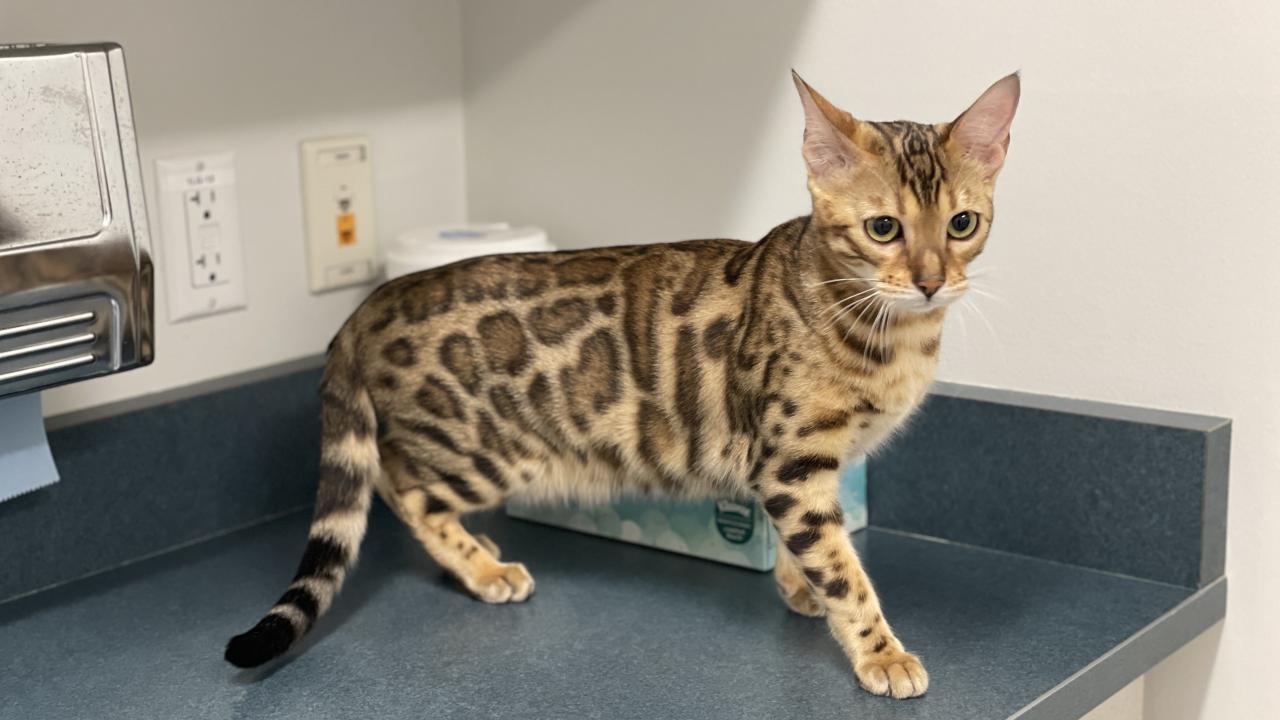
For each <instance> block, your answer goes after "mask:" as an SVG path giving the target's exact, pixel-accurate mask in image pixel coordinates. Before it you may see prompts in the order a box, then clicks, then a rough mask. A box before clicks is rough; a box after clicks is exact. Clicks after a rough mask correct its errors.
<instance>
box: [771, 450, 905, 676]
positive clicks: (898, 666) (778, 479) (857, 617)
mask: <svg viewBox="0 0 1280 720" xmlns="http://www.w3.org/2000/svg"><path fill="white" fill-rule="evenodd" d="M838 466H839V463H838V461H837V460H836V459H835V458H832V457H828V456H823V455H790V456H788V455H783V454H779V455H778V456H775V457H772V458H769V459H768V460H765V461H762V463H761V465H760V466H759V467H758V468H757V470H756V472H755V473H754V474H755V475H756V483H757V484H758V486H759V488H760V495H761V498H762V499H763V501H764V505H765V509H766V511H767V512H768V513H769V516H770V519H771V520H772V522H773V524H774V526H775V527H776V528H777V529H778V536H779V538H780V540H781V542H782V544H783V546H784V547H785V550H786V552H787V553H789V554H790V555H791V556H793V557H794V558H795V560H796V564H797V565H798V567H799V569H800V572H801V574H802V575H803V576H804V578H805V579H806V581H807V582H808V583H809V584H810V585H812V587H813V589H814V595H815V596H816V597H817V599H818V600H820V601H821V603H822V605H823V606H825V608H826V613H827V624H828V625H829V626H830V628H831V633H832V634H833V635H835V637H836V640H838V641H839V642H840V644H841V645H842V646H843V647H844V650H845V654H846V655H847V656H848V657H849V661H850V662H851V663H852V664H853V671H854V674H855V675H857V677H858V681H859V682H860V683H861V684H862V686H863V687H864V688H866V689H867V690H868V691H870V692H872V693H875V694H877V695H892V696H893V697H895V698H907V697H915V696H918V695H923V694H924V692H925V690H927V689H928V687H929V676H928V674H927V673H926V672H925V670H924V666H923V665H922V664H921V663H920V660H919V659H918V658H916V656H915V655H912V654H911V653H909V652H907V651H906V650H905V649H904V648H903V646H902V643H901V642H899V641H898V638H897V637H896V636H895V635H894V634H893V630H892V629H891V628H890V627H889V623H888V622H887V621H886V620H885V618H884V614H883V613H882V611H881V609H880V600H879V598H877V597H876V593H875V590H874V589H873V588H872V586H871V580H870V579H869V578H868V577H867V574H866V572H865V571H864V570H863V568H862V563H861V562H860V561H859V560H858V555H857V553H856V552H855V551H854V549H853V543H852V542H851V541H850V539H849V536H848V534H846V533H845V531H844V525H843V517H844V516H843V513H842V512H841V509H840V502H839V499H838V488H839V473H838ZM780 555H781V553H780Z"/></svg>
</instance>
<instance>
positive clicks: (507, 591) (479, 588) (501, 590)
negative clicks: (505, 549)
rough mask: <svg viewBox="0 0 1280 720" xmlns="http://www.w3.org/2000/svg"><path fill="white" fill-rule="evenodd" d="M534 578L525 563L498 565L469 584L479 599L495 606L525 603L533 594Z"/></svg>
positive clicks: (469, 587)
mask: <svg viewBox="0 0 1280 720" xmlns="http://www.w3.org/2000/svg"><path fill="white" fill-rule="evenodd" d="M533 587H534V583H533V576H532V575H530V574H529V569H528V568H526V567H525V566H524V564H523V563H496V564H495V565H494V566H493V569H492V570H489V571H487V572H484V573H480V574H478V575H477V576H476V577H475V579H474V580H473V581H472V582H471V583H469V584H468V588H467V589H469V590H470V591H471V592H472V594H474V595H475V596H476V597H477V598H479V599H481V600H483V601H485V602H487V603H494V604H501V603H513V602H524V601H525V600H528V599H529V596H530V595H532V594H533Z"/></svg>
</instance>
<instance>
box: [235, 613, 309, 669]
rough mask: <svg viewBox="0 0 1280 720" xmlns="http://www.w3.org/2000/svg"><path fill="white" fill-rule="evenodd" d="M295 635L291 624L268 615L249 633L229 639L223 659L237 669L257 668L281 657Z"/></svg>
mask: <svg viewBox="0 0 1280 720" xmlns="http://www.w3.org/2000/svg"><path fill="white" fill-rule="evenodd" d="M295 635H296V633H295V632H294V629H293V623H290V622H289V620H288V619H287V618H285V617H283V616H281V615H268V616H266V617H264V618H262V619H261V620H259V621H258V624H257V625H254V626H253V629H252V630H250V631H249V632H247V633H244V634H242V635H237V636H235V637H233V638H231V640H230V641H229V642H228V643H227V651H226V653H225V654H223V657H224V658H226V660H227V662H229V663H231V664H232V665H235V666H236V667H238V668H253V667H258V666H259V665H261V664H263V663H265V662H267V661H269V660H274V659H275V658H278V657H280V656H281V655H283V654H284V653H285V651H286V650H288V649H289V646H290V645H292V644H293V640H294V636H295Z"/></svg>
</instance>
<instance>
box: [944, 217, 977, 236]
mask: <svg viewBox="0 0 1280 720" xmlns="http://www.w3.org/2000/svg"><path fill="white" fill-rule="evenodd" d="M977 229H978V214H977V213H971V212H969V211H968V210H965V211H964V212H960V213H956V214H955V215H952V216H951V221H950V222H948V223H947V235H950V236H951V237H952V238H953V239H955V240H963V239H965V238H967V237H969V236H970V235H972V234H973V233H974V232H975V231H976V230H977Z"/></svg>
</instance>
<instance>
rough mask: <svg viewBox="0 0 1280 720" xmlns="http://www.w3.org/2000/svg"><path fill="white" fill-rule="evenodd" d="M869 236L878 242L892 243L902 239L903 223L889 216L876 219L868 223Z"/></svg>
mask: <svg viewBox="0 0 1280 720" xmlns="http://www.w3.org/2000/svg"><path fill="white" fill-rule="evenodd" d="M867 234H868V235H870V236H871V239H872V240H875V241H876V242H882V243H887V242H892V241H894V240H897V239H898V238H900V237H902V223H900V222H898V219H897V218H891V217H889V216H888V215H881V216H880V217H874V218H871V219H870V220H868V221H867Z"/></svg>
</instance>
